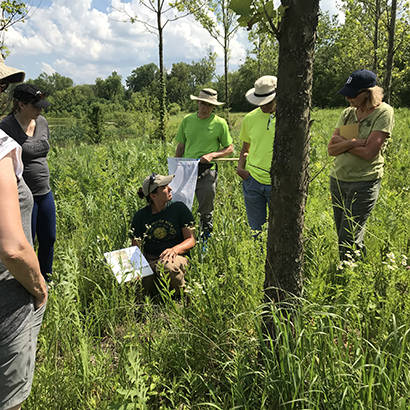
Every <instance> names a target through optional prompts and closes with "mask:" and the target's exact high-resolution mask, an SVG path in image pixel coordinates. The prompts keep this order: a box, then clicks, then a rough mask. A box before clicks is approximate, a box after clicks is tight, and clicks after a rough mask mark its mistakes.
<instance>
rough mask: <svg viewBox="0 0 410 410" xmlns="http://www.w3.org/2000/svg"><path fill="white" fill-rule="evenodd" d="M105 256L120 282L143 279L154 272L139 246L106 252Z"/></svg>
mask: <svg viewBox="0 0 410 410" xmlns="http://www.w3.org/2000/svg"><path fill="white" fill-rule="evenodd" d="M104 257H105V259H106V261H107V263H108V265H110V267H111V270H112V272H113V273H114V276H115V278H116V279H117V281H118V283H124V282H129V281H130V280H133V279H141V278H143V277H144V276H150V275H152V274H153V271H152V269H151V267H150V266H149V263H148V262H147V260H146V259H145V257H144V255H143V254H142V252H141V251H140V249H139V248H138V246H131V247H130V248H124V249H119V250H117V251H112V252H106V253H104Z"/></svg>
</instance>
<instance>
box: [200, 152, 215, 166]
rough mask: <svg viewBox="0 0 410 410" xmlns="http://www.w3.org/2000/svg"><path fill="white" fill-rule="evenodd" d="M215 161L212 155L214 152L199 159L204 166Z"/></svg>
mask: <svg viewBox="0 0 410 410" xmlns="http://www.w3.org/2000/svg"><path fill="white" fill-rule="evenodd" d="M213 159H214V156H213V155H212V152H210V153H209V154H205V155H202V157H201V158H200V159H199V162H201V163H202V164H209V163H210V162H211V161H212V160H213Z"/></svg>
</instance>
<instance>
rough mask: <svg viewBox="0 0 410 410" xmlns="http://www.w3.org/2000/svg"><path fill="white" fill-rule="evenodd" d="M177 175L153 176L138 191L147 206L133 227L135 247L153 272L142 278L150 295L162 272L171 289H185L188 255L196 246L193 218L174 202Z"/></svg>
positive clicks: (180, 204) (178, 203) (185, 208)
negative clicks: (165, 274)
mask: <svg viewBox="0 0 410 410" xmlns="http://www.w3.org/2000/svg"><path fill="white" fill-rule="evenodd" d="M173 178H174V175H167V176H164V175H158V174H152V175H151V176H148V177H147V178H145V180H144V182H143V184H142V187H141V188H140V189H139V191H138V195H139V197H140V198H145V199H146V201H147V202H148V205H147V206H145V207H144V208H142V209H140V210H139V211H137V212H136V213H135V215H134V218H133V220H132V224H131V231H132V244H133V245H134V246H139V247H140V248H141V250H142V253H143V255H144V256H145V258H146V259H147V261H148V262H149V264H150V266H151V268H152V269H153V271H154V275H152V276H148V277H145V278H143V282H142V284H143V287H144V290H145V291H146V292H147V293H148V294H151V295H153V294H155V292H156V286H155V285H156V284H158V279H159V273H160V272H161V270H164V271H166V272H168V274H169V278H170V286H171V289H175V290H177V291H179V289H181V288H183V287H184V286H185V279H184V275H185V269H186V266H187V263H188V260H187V258H186V257H185V256H184V255H186V254H187V253H188V252H189V250H190V249H192V248H193V247H194V246H195V243H196V240H195V236H194V232H193V231H194V230H193V226H194V217H193V215H192V213H191V211H190V210H189V209H188V208H187V206H186V205H185V204H184V203H183V202H171V199H172V190H171V187H170V186H169V183H170V182H171V181H172V179H173Z"/></svg>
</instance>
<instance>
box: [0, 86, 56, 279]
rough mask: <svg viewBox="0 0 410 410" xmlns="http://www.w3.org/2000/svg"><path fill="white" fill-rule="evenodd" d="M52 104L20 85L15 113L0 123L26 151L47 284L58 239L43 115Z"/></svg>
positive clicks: (34, 226) (34, 233) (15, 95)
mask: <svg viewBox="0 0 410 410" xmlns="http://www.w3.org/2000/svg"><path fill="white" fill-rule="evenodd" d="M49 105H50V104H49V102H48V101H47V100H46V99H45V98H44V94H43V93H42V92H41V91H40V90H39V89H38V88H36V87H34V86H33V85H31V84H21V85H18V86H17V87H16V88H15V89H14V91H13V109H12V112H11V113H10V114H9V115H8V116H7V117H6V118H4V119H3V121H2V122H1V123H0V128H1V129H3V130H4V131H5V132H6V133H7V134H8V135H9V136H11V137H12V138H13V139H14V140H16V141H17V142H18V143H19V144H20V145H21V147H22V149H23V163H24V173H23V178H24V180H25V181H26V183H27V185H28V187H29V188H30V190H31V193H32V194H33V197H34V206H33V213H32V220H31V229H32V237H33V242H34V239H35V237H36V236H37V241H38V259H39V262H40V269H41V273H42V274H43V276H44V278H45V279H46V281H50V279H51V274H52V272H53V256H54V242H55V239H56V210H55V203H54V197H53V193H52V192H51V188H50V171H49V168H48V164H47V154H48V152H49V150H50V144H49V137H50V133H49V129H48V123H47V120H46V119H45V118H44V117H43V116H42V115H41V113H42V110H43V109H44V108H47V107H48V106H49Z"/></svg>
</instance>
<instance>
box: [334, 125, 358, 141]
mask: <svg viewBox="0 0 410 410" xmlns="http://www.w3.org/2000/svg"><path fill="white" fill-rule="evenodd" d="M339 131H340V135H341V136H342V137H345V138H348V139H350V140H351V139H353V138H357V137H358V136H359V123H358V122H356V123H354V124H347V125H341V126H340V128H339Z"/></svg>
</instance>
